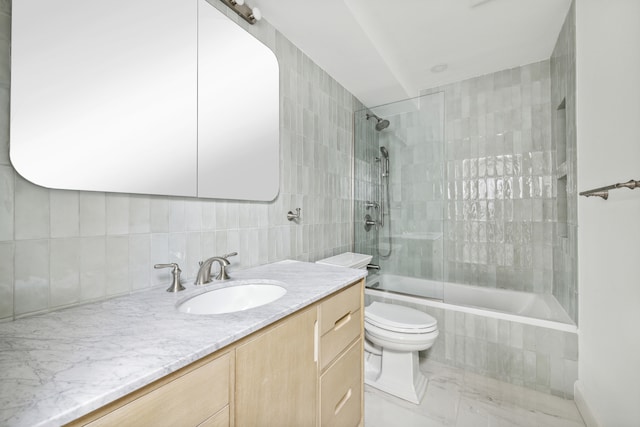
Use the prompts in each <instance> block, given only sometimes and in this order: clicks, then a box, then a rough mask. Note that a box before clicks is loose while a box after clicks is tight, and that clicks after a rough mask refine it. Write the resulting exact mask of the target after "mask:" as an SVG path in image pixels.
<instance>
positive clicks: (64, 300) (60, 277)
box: [49, 238, 80, 307]
mask: <svg viewBox="0 0 640 427" xmlns="http://www.w3.org/2000/svg"><path fill="white" fill-rule="evenodd" d="M49 250H50V252H51V264H50V269H51V271H50V278H51V283H50V285H49V286H50V290H49V291H50V301H49V304H50V306H51V307H60V306H66V305H70V304H73V303H75V302H78V301H80V239H79V238H70V239H52V240H51V243H50V248H49Z"/></svg>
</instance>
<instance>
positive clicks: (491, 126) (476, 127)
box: [423, 61, 556, 293]
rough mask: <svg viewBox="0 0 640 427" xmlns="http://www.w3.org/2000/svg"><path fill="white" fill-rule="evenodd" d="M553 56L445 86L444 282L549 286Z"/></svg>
mask: <svg viewBox="0 0 640 427" xmlns="http://www.w3.org/2000/svg"><path fill="white" fill-rule="evenodd" d="M549 66H550V63H549V61H542V62H538V63H534V64H530V65H525V66H522V67H517V68H513V69H510V70H504V71H500V72H496V73H493V74H488V75H484V76H480V77H477V78H473V79H469V80H464V81H462V82H457V83H453V84H449V85H446V86H443V87H438V88H434V89H429V90H426V91H424V92H423V93H424V94H427V93H433V92H440V91H442V92H444V94H445V132H446V133H445V141H446V146H445V149H444V150H445V161H446V171H445V190H444V191H445V195H444V198H445V207H444V232H445V237H444V238H445V242H444V253H445V255H444V257H445V265H444V271H445V273H444V276H445V278H444V279H445V281H448V282H456V283H469V284H474V285H478V286H487V287H499V288H507V289H513V290H523V291H529V292H538V293H551V291H552V283H553V257H552V254H553V251H552V247H553V244H554V242H555V240H554V238H553V236H554V235H555V234H554V233H555V228H556V227H555V222H556V206H555V198H556V183H555V163H554V155H555V152H554V150H553V146H552V139H551V118H550V113H551V100H550V69H549Z"/></svg>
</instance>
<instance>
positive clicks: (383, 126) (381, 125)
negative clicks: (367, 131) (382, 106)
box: [376, 119, 389, 131]
mask: <svg viewBox="0 0 640 427" xmlns="http://www.w3.org/2000/svg"><path fill="white" fill-rule="evenodd" d="M388 127H389V120H387V119H383V120H379V121H378V123H376V130H377V131H380V130H382V129H386V128H388Z"/></svg>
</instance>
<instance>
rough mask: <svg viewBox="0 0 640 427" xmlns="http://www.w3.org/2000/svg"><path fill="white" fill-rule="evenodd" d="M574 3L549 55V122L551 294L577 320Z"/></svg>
mask: <svg viewBox="0 0 640 427" xmlns="http://www.w3.org/2000/svg"><path fill="white" fill-rule="evenodd" d="M575 33H576V24H575V3H572V5H571V8H570V9H569V12H568V14H567V18H566V19H565V22H564V25H563V26H562V30H561V31H560V35H559V36H558V41H557V43H556V46H555V48H554V50H553V54H552V55H551V61H550V62H551V124H552V129H553V133H552V135H553V147H554V148H555V149H556V152H557V155H556V159H557V160H556V165H557V173H556V182H557V183H558V184H559V185H558V199H557V203H558V233H557V234H556V242H555V244H554V246H553V283H554V285H553V295H554V296H555V297H556V299H557V300H558V302H559V303H560V304H561V305H562V307H564V309H565V311H566V312H567V313H568V314H569V316H571V318H572V319H573V321H574V322H576V323H577V322H578V277H577V276H578V275H577V265H578V261H577V253H578V249H577V243H578V240H577V235H578V234H577V233H578V200H577V199H578V194H577V193H578V192H577V186H576V177H577V170H576V164H577V140H576V35H575Z"/></svg>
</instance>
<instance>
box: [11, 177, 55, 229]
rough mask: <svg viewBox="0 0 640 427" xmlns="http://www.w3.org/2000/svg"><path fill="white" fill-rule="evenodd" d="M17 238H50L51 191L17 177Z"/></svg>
mask: <svg viewBox="0 0 640 427" xmlns="http://www.w3.org/2000/svg"><path fill="white" fill-rule="evenodd" d="M14 226H15V239H16V240H23V239H48V238H49V191H48V190H47V189H46V188H43V187H39V186H37V185H33V184H31V183H30V182H29V181H27V180H25V179H24V178H22V177H21V176H19V175H17V174H16V177H15V224H14Z"/></svg>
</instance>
